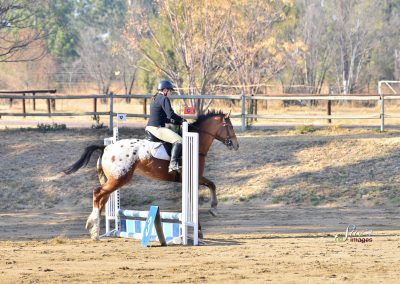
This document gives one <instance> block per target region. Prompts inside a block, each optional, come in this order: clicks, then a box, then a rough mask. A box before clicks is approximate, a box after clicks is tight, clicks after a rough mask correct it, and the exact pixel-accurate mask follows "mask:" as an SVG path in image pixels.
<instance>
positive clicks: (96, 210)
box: [92, 208, 99, 217]
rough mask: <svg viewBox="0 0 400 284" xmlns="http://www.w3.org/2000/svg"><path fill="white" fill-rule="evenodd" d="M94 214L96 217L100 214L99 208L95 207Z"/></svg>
mask: <svg viewBox="0 0 400 284" xmlns="http://www.w3.org/2000/svg"><path fill="white" fill-rule="evenodd" d="M92 215H93V216H95V217H97V216H99V208H93V211H92Z"/></svg>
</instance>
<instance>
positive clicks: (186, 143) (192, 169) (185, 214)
mask: <svg viewBox="0 0 400 284" xmlns="http://www.w3.org/2000/svg"><path fill="white" fill-rule="evenodd" d="M182 131H183V133H182V134H183V135H182V136H183V143H182V144H183V145H182V146H183V147H182V149H183V151H182V244H184V245H187V239H188V226H190V227H193V245H198V243H199V241H198V232H199V217H198V212H199V211H198V209H199V207H198V206H199V205H198V202H199V196H198V189H199V134H198V133H192V132H188V124H187V122H184V123H183V127H182Z"/></svg>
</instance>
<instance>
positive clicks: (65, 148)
mask: <svg viewBox="0 0 400 284" xmlns="http://www.w3.org/2000/svg"><path fill="white" fill-rule="evenodd" d="M120 135H121V138H132V137H143V135H144V133H143V130H137V129H121V131H120ZM108 136H109V134H108V133H107V132H106V131H105V130H102V129H100V130H94V129H80V130H63V131H49V132H39V131H35V130H29V131H23V130H3V131H0V139H1V141H2V143H1V145H0V153H1V160H0V175H1V177H2V183H1V191H0V198H1V200H3V202H1V204H0V209H1V210H7V209H29V208H52V207H54V206H67V207H76V208H89V207H91V197H92V196H91V192H92V190H93V189H94V188H96V187H97V186H98V181H97V177H96V173H95V169H94V165H95V162H96V157H92V161H91V163H90V165H89V167H88V168H85V169H83V170H80V171H79V172H78V173H76V174H73V175H70V176H64V175H63V174H61V173H60V171H61V170H62V169H64V168H66V167H67V166H69V165H70V164H72V163H73V162H75V161H76V160H77V159H78V158H79V156H80V154H81V153H82V151H83V149H84V147H85V146H87V145H89V144H93V143H102V140H103V138H104V137H108ZM238 139H239V142H240V149H239V151H238V152H230V151H228V150H227V149H226V147H225V146H223V145H222V144H221V143H218V142H214V145H213V147H212V149H211V152H210V153H209V155H208V163H207V167H206V176H207V177H209V178H210V179H211V180H213V181H215V183H216V185H217V193H218V197H219V199H220V201H221V202H225V203H230V204H232V203H241V202H252V203H263V204H294V205H311V206H342V205H353V206H367V207H370V206H379V205H382V204H384V205H385V206H398V205H399V204H400V191H399V188H400V178H399V177H398V176H397V172H398V170H399V165H400V155H399V153H398V151H397V149H398V147H399V145H400V132H399V131H394V130H393V131H389V132H386V133H378V132H376V131H375V130H367V129H364V130H356V129H352V130H349V129H340V128H330V129H324V130H316V131H315V132H312V133H307V134H300V131H299V130H286V131H249V132H244V133H238ZM125 188H126V189H124V190H123V191H122V195H123V198H122V200H123V202H124V203H125V204H130V205H131V206H133V205H134V206H142V207H146V206H147V205H148V204H149V203H152V202H157V203H158V204H160V205H162V206H163V207H164V208H165V207H167V208H168V207H169V208H171V209H174V207H176V206H177V204H179V203H178V202H177V201H178V200H179V197H180V196H179V195H180V194H179V192H180V187H179V185H178V184H170V183H165V182H158V181H149V180H146V179H144V178H141V177H136V176H135V177H134V180H133V181H132V182H131V184H130V185H128V186H126V187H125ZM208 197H209V195H208V190H206V189H202V191H201V198H202V200H203V201H204V202H208V199H209V198H208ZM207 206H208V205H207Z"/></svg>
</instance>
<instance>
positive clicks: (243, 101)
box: [242, 91, 246, 131]
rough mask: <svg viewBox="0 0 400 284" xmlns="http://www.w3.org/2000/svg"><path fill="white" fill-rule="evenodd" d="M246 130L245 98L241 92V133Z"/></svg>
mask: <svg viewBox="0 0 400 284" xmlns="http://www.w3.org/2000/svg"><path fill="white" fill-rule="evenodd" d="M245 130H246V96H245V95H244V93H243V91H242V131H245Z"/></svg>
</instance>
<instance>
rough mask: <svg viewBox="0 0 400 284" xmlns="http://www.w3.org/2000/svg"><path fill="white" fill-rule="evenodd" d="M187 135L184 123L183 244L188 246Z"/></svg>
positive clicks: (186, 127)
mask: <svg viewBox="0 0 400 284" xmlns="http://www.w3.org/2000/svg"><path fill="white" fill-rule="evenodd" d="M187 133H188V123H187V122H183V124H182V138H183V139H182V244H183V245H187V237H188V231H187V225H186V224H187V222H188V216H187V211H188V208H187V206H188V203H187V198H188V196H187V195H188V188H187V185H188V174H187V169H188V146H187Z"/></svg>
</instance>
